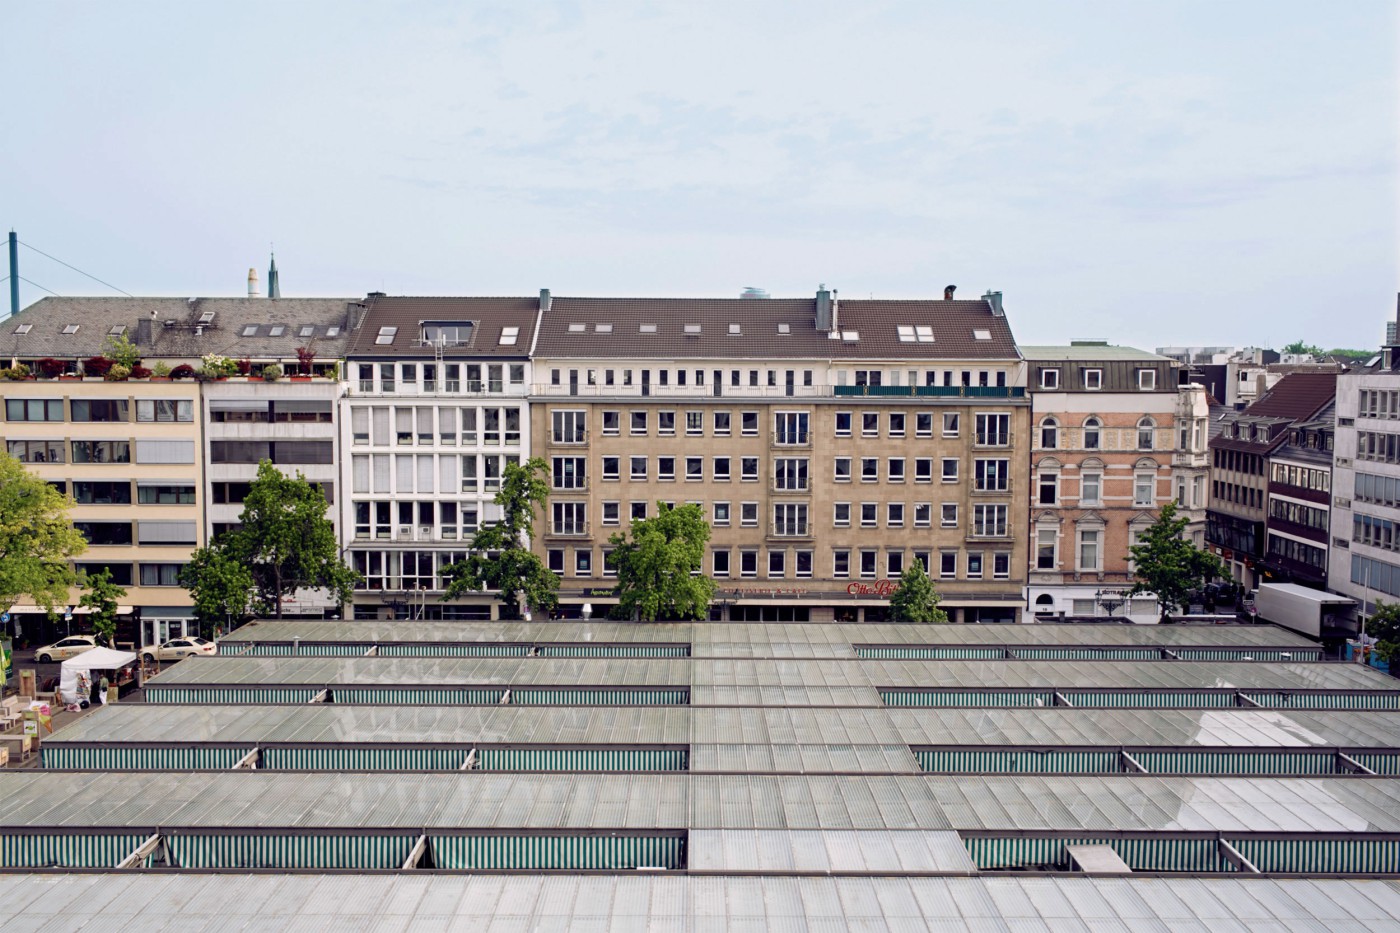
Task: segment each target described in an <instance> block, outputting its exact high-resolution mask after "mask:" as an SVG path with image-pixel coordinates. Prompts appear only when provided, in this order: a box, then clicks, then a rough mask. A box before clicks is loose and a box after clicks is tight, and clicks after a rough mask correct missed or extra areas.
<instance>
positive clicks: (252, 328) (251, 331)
mask: <svg viewBox="0 0 1400 933" xmlns="http://www.w3.org/2000/svg"><path fill="white" fill-rule="evenodd" d="M257 332H258V325H256V324H249V325H248V326H246V327H244V328H243V336H244V337H252V336H254V335H255V334H257Z"/></svg>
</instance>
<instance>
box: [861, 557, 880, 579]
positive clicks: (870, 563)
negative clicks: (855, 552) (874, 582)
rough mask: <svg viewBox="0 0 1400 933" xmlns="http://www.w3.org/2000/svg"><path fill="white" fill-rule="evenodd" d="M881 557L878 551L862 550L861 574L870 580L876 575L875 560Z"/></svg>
mask: <svg viewBox="0 0 1400 933" xmlns="http://www.w3.org/2000/svg"><path fill="white" fill-rule="evenodd" d="M878 559H879V554H878V552H876V551H861V552H860V575H861V577H863V578H865V579H867V580H869V579H871V578H872V577H874V576H875V562H876V561H877V560H878Z"/></svg>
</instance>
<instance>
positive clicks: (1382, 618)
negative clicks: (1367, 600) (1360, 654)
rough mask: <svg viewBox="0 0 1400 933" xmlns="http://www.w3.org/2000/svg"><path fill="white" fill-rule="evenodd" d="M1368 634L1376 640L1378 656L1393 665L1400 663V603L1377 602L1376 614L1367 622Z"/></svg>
mask: <svg viewBox="0 0 1400 933" xmlns="http://www.w3.org/2000/svg"><path fill="white" fill-rule="evenodd" d="M1366 634H1367V635H1368V636H1370V637H1371V638H1374V639H1376V654H1378V655H1380V656H1381V657H1382V658H1385V659H1386V660H1388V661H1390V662H1391V663H1392V664H1393V663H1395V662H1397V661H1400V603H1386V602H1380V601H1377V602H1376V611H1375V613H1373V614H1372V615H1371V617H1370V618H1369V619H1367V620H1366ZM1393 671H1394V668H1392V672H1393Z"/></svg>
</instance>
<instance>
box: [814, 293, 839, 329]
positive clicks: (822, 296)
mask: <svg viewBox="0 0 1400 933" xmlns="http://www.w3.org/2000/svg"><path fill="white" fill-rule="evenodd" d="M835 329H836V314H835V306H834V305H833V304H832V302H831V292H829V291H827V290H826V285H824V284H823V285H818V286H817V330H819V331H821V332H822V333H826V334H829V333H831V332H832V331H833V330H835Z"/></svg>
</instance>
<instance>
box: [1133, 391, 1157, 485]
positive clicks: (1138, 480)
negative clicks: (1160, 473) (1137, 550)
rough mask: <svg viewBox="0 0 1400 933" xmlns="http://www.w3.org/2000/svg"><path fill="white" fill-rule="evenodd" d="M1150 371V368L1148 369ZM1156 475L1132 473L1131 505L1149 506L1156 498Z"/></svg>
mask: <svg viewBox="0 0 1400 933" xmlns="http://www.w3.org/2000/svg"><path fill="white" fill-rule="evenodd" d="M1148 371H1149V372H1151V370H1148ZM1156 491H1157V477H1156V475H1155V474H1152V473H1136V474H1134V475H1133V505H1138V506H1151V505H1152V504H1153V501H1154V500H1155V499H1156Z"/></svg>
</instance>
